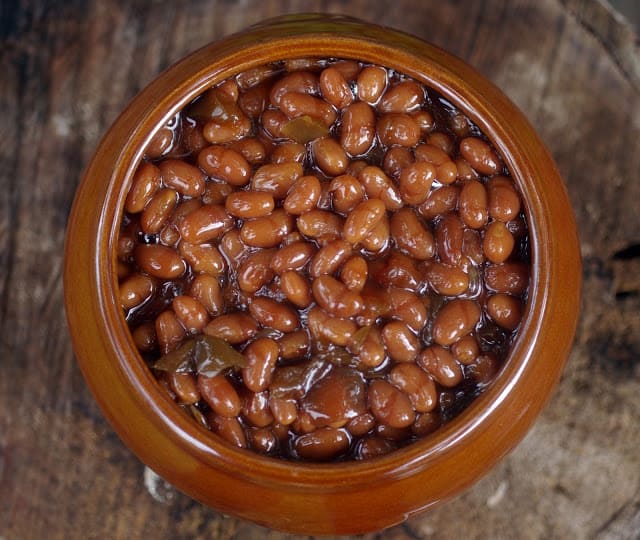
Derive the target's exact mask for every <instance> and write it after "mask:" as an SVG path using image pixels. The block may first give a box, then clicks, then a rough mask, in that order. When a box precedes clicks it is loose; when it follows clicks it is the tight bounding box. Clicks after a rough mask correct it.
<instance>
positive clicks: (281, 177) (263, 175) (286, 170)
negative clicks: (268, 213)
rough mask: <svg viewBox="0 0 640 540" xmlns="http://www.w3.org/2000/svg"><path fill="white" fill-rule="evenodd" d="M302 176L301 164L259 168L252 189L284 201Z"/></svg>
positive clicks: (271, 165)
mask: <svg viewBox="0 0 640 540" xmlns="http://www.w3.org/2000/svg"><path fill="white" fill-rule="evenodd" d="M300 176H302V165H301V164H300V163H271V164H268V165H263V166H262V167H260V168H258V170H257V171H256V172H255V173H254V175H253V178H252V179H251V189H253V190H255V191H266V192H267V193H271V194H272V195H273V197H274V198H275V199H284V198H285V197H286V196H287V192H288V191H289V189H291V186H293V184H294V183H295V181H296V180H297V179H298V178H299V177H300Z"/></svg>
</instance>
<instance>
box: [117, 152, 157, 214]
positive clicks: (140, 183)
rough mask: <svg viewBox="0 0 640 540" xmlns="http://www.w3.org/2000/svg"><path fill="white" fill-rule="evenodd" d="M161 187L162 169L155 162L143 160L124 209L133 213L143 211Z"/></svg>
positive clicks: (134, 177)
mask: <svg viewBox="0 0 640 540" xmlns="http://www.w3.org/2000/svg"><path fill="white" fill-rule="evenodd" d="M158 189H160V169H158V167H156V166H155V165H154V164H153V163H149V162H147V161H143V162H142V163H141V164H140V166H139V167H138V169H137V170H136V172H135V174H134V176H133V180H132V182H131V187H130V188H129V193H127V198H126V199H125V201H124V209H125V211H126V212H129V213H131V214H137V213H138V212H142V211H143V210H144V207H145V206H146V205H147V204H148V203H149V201H150V200H151V198H152V197H153V196H154V195H155V193H156V191H158Z"/></svg>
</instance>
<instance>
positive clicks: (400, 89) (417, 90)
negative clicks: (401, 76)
mask: <svg viewBox="0 0 640 540" xmlns="http://www.w3.org/2000/svg"><path fill="white" fill-rule="evenodd" d="M423 103H424V90H423V89H422V86H421V85H419V84H418V83H417V82H415V81H411V80H405V81H402V82H399V83H398V84H395V85H394V86H391V87H390V88H388V89H387V91H386V92H385V93H384V95H383V96H382V99H381V100H380V103H378V111H380V112H381V113H408V112H411V111H414V110H416V109H418V108H419V107H421V106H422V104H423ZM411 146H413V145H411Z"/></svg>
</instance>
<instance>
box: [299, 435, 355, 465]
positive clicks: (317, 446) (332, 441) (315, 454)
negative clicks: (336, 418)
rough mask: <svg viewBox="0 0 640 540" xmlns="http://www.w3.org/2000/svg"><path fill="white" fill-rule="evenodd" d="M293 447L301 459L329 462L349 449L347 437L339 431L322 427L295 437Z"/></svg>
mask: <svg viewBox="0 0 640 540" xmlns="http://www.w3.org/2000/svg"><path fill="white" fill-rule="evenodd" d="M294 447H295V451H296V453H297V454H298V455H299V456H300V457H302V458H303V459H311V460H314V461H329V460H330V459H333V458H335V457H337V456H339V455H340V454H343V453H344V452H346V451H347V450H348V449H349V436H348V435H347V434H346V433H345V432H344V431H342V430H340V429H334V428H330V427H324V428H320V429H317V430H316V431H314V432H312V433H307V434H305V435H301V436H299V437H297V438H296V440H295V442H294Z"/></svg>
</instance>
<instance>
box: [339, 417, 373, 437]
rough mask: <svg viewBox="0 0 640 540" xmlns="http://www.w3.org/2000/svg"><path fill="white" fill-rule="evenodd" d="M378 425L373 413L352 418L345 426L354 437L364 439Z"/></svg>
mask: <svg viewBox="0 0 640 540" xmlns="http://www.w3.org/2000/svg"><path fill="white" fill-rule="evenodd" d="M375 425H376V419H375V418H374V417H373V415H372V414H371V413H365V414H361V415H359V416H356V417H355V418H352V419H351V420H349V422H347V425H346V426H345V428H346V430H347V431H348V432H349V433H351V435H353V436H354V437H364V436H365V435H366V434H367V433H368V432H369V431H371V430H372V429H373V428H374V426H375Z"/></svg>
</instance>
